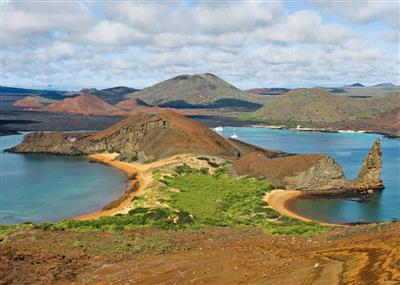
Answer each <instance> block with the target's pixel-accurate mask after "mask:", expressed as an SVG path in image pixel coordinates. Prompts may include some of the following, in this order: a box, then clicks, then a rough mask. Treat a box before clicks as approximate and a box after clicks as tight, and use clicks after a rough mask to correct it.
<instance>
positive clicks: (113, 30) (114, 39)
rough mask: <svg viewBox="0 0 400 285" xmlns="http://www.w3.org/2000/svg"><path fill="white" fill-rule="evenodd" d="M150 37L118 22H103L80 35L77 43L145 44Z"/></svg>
mask: <svg viewBox="0 0 400 285" xmlns="http://www.w3.org/2000/svg"><path fill="white" fill-rule="evenodd" d="M148 40H149V36H148V35H146V34H144V33H142V32H140V31H137V30H135V29H134V28H131V27H129V26H126V25H124V24H121V23H117V22H110V21H101V22H99V23H98V24H96V25H95V26H93V27H92V28H91V29H90V30H89V31H87V32H86V33H85V32H83V33H81V34H79V36H78V38H77V41H78V42H80V43H88V44H93V45H114V46H118V45H127V44H138V43H145V42H146V41H148Z"/></svg>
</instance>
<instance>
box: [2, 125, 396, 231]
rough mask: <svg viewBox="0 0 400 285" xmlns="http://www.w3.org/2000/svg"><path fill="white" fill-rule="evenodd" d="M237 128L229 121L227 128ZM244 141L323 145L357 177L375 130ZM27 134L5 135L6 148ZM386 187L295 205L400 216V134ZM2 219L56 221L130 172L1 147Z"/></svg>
mask: <svg viewBox="0 0 400 285" xmlns="http://www.w3.org/2000/svg"><path fill="white" fill-rule="evenodd" d="M232 133H233V129H232V128H229V127H226V128H225V129H224V133H223V135H225V136H230V135H231V134H232ZM236 133H237V134H238V135H239V138H240V139H241V140H243V141H246V142H249V143H252V144H256V145H259V146H261V147H265V148H273V149H280V150H284V151H287V152H293V153H325V154H328V155H330V156H332V157H333V158H335V159H336V160H337V161H338V162H339V163H340V164H341V165H342V166H343V170H344V172H345V173H346V175H347V177H348V178H355V177H356V176H357V174H358V171H359V168H360V166H361V163H362V161H363V159H364V157H365V155H366V154H367V152H368V150H369V148H370V146H371V145H372V143H373V142H374V141H375V139H376V138H378V137H381V136H379V135H375V134H336V133H318V132H297V131H290V130H272V129H261V128H236ZM21 139H22V135H17V136H6V137H0V146H1V152H2V150H3V149H5V148H8V147H10V146H14V145H16V144H17V143H19V141H20V140H21ZM382 148H383V173H382V178H383V180H384V184H385V186H386V189H385V190H383V191H382V193H381V194H377V195H375V196H373V197H372V198H371V199H368V200H357V199H346V200H345V199H329V200H328V199H318V200H310V199H299V200H297V201H296V202H295V203H294V204H293V205H292V208H293V209H294V210H295V211H297V212H298V213H300V214H302V215H305V216H307V217H310V218H314V219H318V220H321V221H328V222H336V223H347V222H375V221H390V220H393V219H400V181H399V179H400V178H399V177H400V169H399V167H400V155H399V154H400V153H399V152H400V140H390V139H384V138H382ZM0 163H1V169H0V182H1V185H0V186H1V191H0V223H2V224H6V223H22V222H27V221H30V222H36V223H37V222H43V221H57V220H60V219H62V218H67V217H73V216H76V215H79V214H83V213H87V212H90V211H93V210H97V209H99V208H101V207H102V206H104V205H105V204H107V203H108V202H109V201H111V200H114V199H116V198H118V197H119V196H120V195H121V194H122V192H123V191H124V189H125V186H126V184H125V178H124V175H123V174H122V173H121V172H119V171H118V170H116V169H114V168H110V167H107V166H104V165H102V164H96V163H88V161H87V160H86V159H84V158H79V157H61V156H51V155H39V154H29V155H28V154H11V153H0Z"/></svg>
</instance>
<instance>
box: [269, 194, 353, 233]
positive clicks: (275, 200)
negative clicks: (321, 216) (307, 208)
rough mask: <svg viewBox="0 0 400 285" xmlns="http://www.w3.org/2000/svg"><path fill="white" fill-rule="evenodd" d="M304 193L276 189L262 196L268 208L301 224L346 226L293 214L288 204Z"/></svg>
mask: <svg viewBox="0 0 400 285" xmlns="http://www.w3.org/2000/svg"><path fill="white" fill-rule="evenodd" d="M304 195H305V193H304V192H302V191H300V190H283V189H277V190H272V191H271V192H268V193H266V194H265V196H264V201H265V202H267V204H268V206H269V207H271V208H272V209H274V210H275V211H277V212H278V213H279V214H281V215H283V216H286V217H290V218H294V219H298V220H301V221H303V222H318V223H320V224H321V225H324V226H330V227H331V226H335V227H337V226H342V227H343V226H346V225H344V224H335V223H327V222H322V221H318V220H315V219H310V218H308V217H305V216H302V215H300V214H298V213H296V212H294V211H293V210H292V209H290V206H289V205H290V204H291V203H292V202H293V201H294V200H296V199H298V198H300V197H301V196H304Z"/></svg>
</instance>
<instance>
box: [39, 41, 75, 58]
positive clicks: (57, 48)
mask: <svg viewBox="0 0 400 285" xmlns="http://www.w3.org/2000/svg"><path fill="white" fill-rule="evenodd" d="M74 52H75V51H74V47H73V46H72V45H71V44H69V43H65V42H60V41H57V42H54V43H53V45H52V46H50V47H46V48H44V47H41V48H38V49H37V50H36V51H35V55H36V57H37V58H38V59H39V60H44V61H47V60H51V61H57V60H62V59H66V58H68V57H70V56H72V55H73V54H74Z"/></svg>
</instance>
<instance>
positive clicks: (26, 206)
mask: <svg viewBox="0 0 400 285" xmlns="http://www.w3.org/2000/svg"><path fill="white" fill-rule="evenodd" d="M22 138H23V135H13V136H3V137H0V151H1V153H0V224H15V223H24V222H33V223H40V222H45V221H48V222H55V221H58V220H61V219H63V218H70V217H74V216H78V215H81V214H85V213H87V212H91V211H95V210H98V209H100V208H102V207H103V206H105V205H106V204H108V203H109V202H110V201H112V200H115V199H117V198H119V197H120V196H121V195H122V193H123V192H124V191H125V189H126V186H127V184H126V178H125V175H124V174H123V173H122V172H120V171H119V170H117V169H115V168H111V167H108V166H106V165H103V164H99V163H89V160H88V159H85V158H82V157H68V156H55V155H45V154H14V153H3V150H4V149H6V148H8V147H11V146H14V145H16V144H18V143H19V142H20V141H21V140H22Z"/></svg>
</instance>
